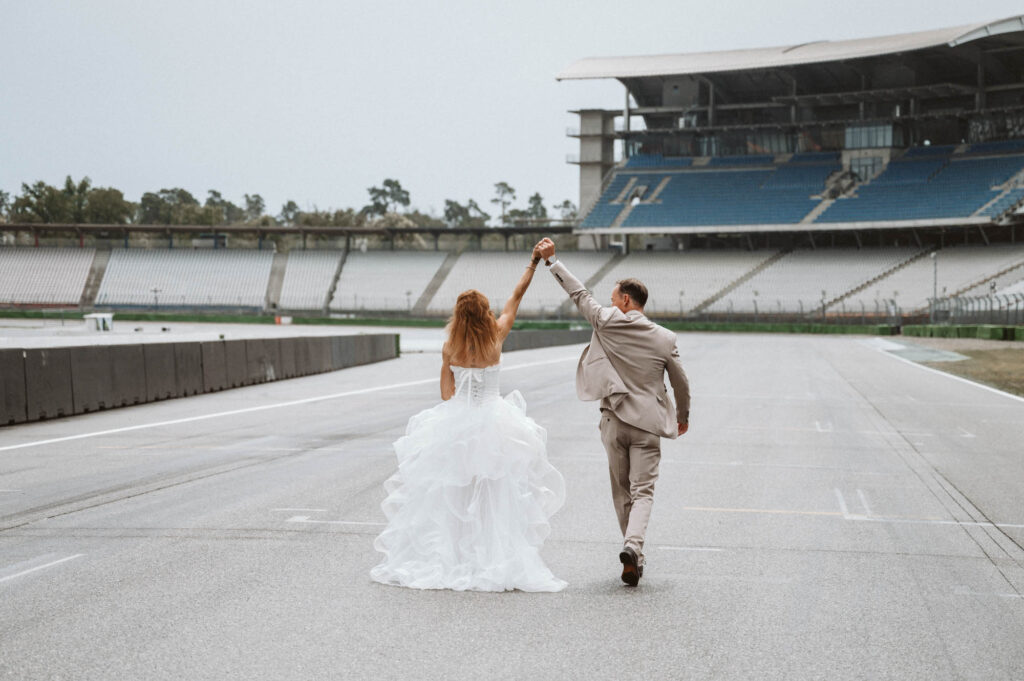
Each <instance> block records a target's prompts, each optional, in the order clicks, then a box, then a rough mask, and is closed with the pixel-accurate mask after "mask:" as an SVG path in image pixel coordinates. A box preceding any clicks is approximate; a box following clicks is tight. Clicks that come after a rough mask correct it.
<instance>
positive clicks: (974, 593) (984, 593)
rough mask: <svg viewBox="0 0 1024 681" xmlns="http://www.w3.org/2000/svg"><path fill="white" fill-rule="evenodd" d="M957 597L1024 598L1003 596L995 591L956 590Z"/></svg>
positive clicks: (1019, 595)
mask: <svg viewBox="0 0 1024 681" xmlns="http://www.w3.org/2000/svg"><path fill="white" fill-rule="evenodd" d="M953 593H955V594H956V595H957V596H995V597H997V598H1024V594H1005V593H998V592H996V591H964V590H961V589H957V590H956V591H954V592H953Z"/></svg>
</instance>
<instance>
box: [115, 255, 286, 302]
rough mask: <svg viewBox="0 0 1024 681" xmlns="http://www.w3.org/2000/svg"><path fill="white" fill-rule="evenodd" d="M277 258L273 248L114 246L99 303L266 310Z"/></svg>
mask: <svg viewBox="0 0 1024 681" xmlns="http://www.w3.org/2000/svg"><path fill="white" fill-rule="evenodd" d="M273 259H274V254H273V253H272V252H270V251H252V250H226V249H218V250H184V249H138V248H134V249H127V248H115V249H113V250H112V251H111V253H110V261H109V262H108V263H107V269H106V273H105V275H104V277H103V282H102V283H101V284H100V287H99V293H98V294H97V296H96V305H97V306H106V307H119V306H123V307H146V306H150V305H152V306H156V307H160V306H163V307H169V308H186V307H200V308H202V307H216V308H238V309H248V310H253V309H255V310H263V309H264V308H265V307H266V304H265V303H266V294H267V284H268V282H269V280H270V268H271V265H272V263H273Z"/></svg>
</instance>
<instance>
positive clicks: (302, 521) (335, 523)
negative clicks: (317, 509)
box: [285, 515, 386, 527]
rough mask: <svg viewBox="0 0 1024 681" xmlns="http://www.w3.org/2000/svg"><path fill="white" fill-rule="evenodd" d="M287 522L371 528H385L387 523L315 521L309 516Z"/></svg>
mask: <svg viewBox="0 0 1024 681" xmlns="http://www.w3.org/2000/svg"><path fill="white" fill-rule="evenodd" d="M285 522H288V523H317V524H319V525H367V526H370V527H384V526H385V525H386V523H368V522H364V521H362V520H313V519H312V518H310V517H309V516H308V515H297V516H292V517H291V518H289V519H288V520H286V521H285Z"/></svg>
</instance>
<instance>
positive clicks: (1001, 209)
mask: <svg viewBox="0 0 1024 681" xmlns="http://www.w3.org/2000/svg"><path fill="white" fill-rule="evenodd" d="M999 187H1000V188H1001V189H1002V190H1003V191H1002V192H1000V193H999V194H997V195H996V196H995V197H994V198H993V199H992V200H991V201H989V202H988V203H986V204H985V205H984V206H982V207H981V208H979V209H978V210H976V211H974V213H973V214H972V217H973V216H977V215H987V216H989V217H992V218H994V219H998V218H1001V217H1003V216H1005V215H1007V214H1008V213H1011V212H1013V211H1014V210H1016V209H1017V208H1018V207H1019V206H1020V205H1021V202H1024V170H1021V171H1020V172H1019V173H1017V174H1016V175H1014V176H1013V177H1011V178H1010V179H1009V180H1007V181H1006V182H1004V183H1003V184H1001V185H999Z"/></svg>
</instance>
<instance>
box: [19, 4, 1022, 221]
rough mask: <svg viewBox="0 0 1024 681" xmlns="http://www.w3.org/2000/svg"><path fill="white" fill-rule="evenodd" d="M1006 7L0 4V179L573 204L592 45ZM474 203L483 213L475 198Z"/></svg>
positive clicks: (813, 28)
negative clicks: (497, 191) (395, 185)
mask: <svg viewBox="0 0 1024 681" xmlns="http://www.w3.org/2000/svg"><path fill="white" fill-rule="evenodd" d="M1021 11H1022V6H1021V4H1020V2H1019V0H1017V1H1014V0H1006V1H1004V0H984V1H982V2H963V1H962V0H895V1H894V0H848V1H844V2H830V1H829V0H775V1H774V2H760V3H754V2H750V1H749V0H710V1H708V0H702V1H701V2H691V1H689V0H664V1H662V0H658V1H652V2H643V1H641V0H617V1H611V0H593V1H588V2H558V1H557V0H516V1H514V2H502V3H497V2H488V1H486V0H457V1H447V2H445V1H442V2H435V3H428V2H422V1H416V0H410V1H408V2H390V1H387V0H372V1H370V2H367V1H366V0H360V1H359V2H350V1H347V0H345V1H338V2H327V1H326V0H323V1H311V0H305V1H304V0H290V1H289V2H280V1H279V0H252V1H250V2H218V1H217V0H202V1H200V2H196V1H190V0H176V1H175V2H173V3H172V2H147V1H144V0H133V1H130V2H129V1H125V2H102V1H99V0H67V1H65V2H51V1H47V0H0V21H2V27H0V35H2V40H3V46H4V49H3V54H4V57H5V59H4V68H3V70H2V72H0V111H2V114H0V115H2V118H0V121H2V124H0V189H5V190H7V191H9V192H10V193H11V194H12V196H13V195H16V194H18V193H20V187H21V183H22V182H32V181H35V180H45V181H47V182H49V183H51V184H58V183H61V182H63V179H64V177H65V175H68V174H70V175H71V176H72V177H74V178H75V179H76V180H78V179H80V178H81V177H82V176H84V175H88V176H89V177H90V178H92V180H93V184H94V185H96V186H113V187H117V188H119V189H121V190H122V191H124V192H125V195H126V197H127V198H129V199H131V200H134V201H137V200H138V199H139V197H140V196H141V195H142V193H143V192H146V191H157V190H159V189H161V188H165V187H166V188H170V187H184V188H185V189H187V190H189V191H190V192H192V193H193V194H194V195H195V196H196V198H198V199H199V200H200V201H203V200H204V199H205V197H206V194H207V190H209V189H217V190H219V191H221V192H222V193H223V194H224V196H225V197H226V198H228V199H230V200H232V201H235V202H236V203H241V202H242V196H243V194H245V193H250V194H252V193H258V194H261V195H262V196H263V197H264V199H265V200H266V201H267V206H268V212H271V213H275V214H276V213H277V212H278V211H279V210H280V206H281V204H282V203H283V202H284V201H286V200H288V199H292V200H294V201H296V202H297V203H298V204H299V206H300V207H302V208H311V207H313V206H317V207H319V208H321V209H326V208H344V207H355V208H358V207H361V206H363V205H365V204H366V203H367V193H366V188H367V187H369V186H371V185H379V184H380V182H381V181H382V180H383V179H384V178H396V179H398V180H399V181H400V182H401V183H402V185H403V186H404V187H405V188H406V189H407V190H409V192H410V194H411V198H412V205H413V207H416V208H418V209H420V210H423V211H427V212H433V213H435V214H440V213H441V212H443V209H444V200H445V199H446V198H451V199H455V200H458V201H460V202H462V203H465V201H466V200H467V199H468V198H474V199H476V200H477V201H478V202H479V203H480V204H481V206H483V207H484V208H485V210H491V209H492V208H493V206H491V204H490V203H488V202H489V201H490V199H491V198H492V197H493V195H494V192H493V186H494V183H496V182H499V181H506V182H508V183H509V184H511V185H512V186H513V187H514V188H515V189H516V191H517V196H518V199H519V200H518V202H517V205H519V206H521V207H525V203H526V199H527V197H529V195H531V194H533V193H534V192H540V193H541V194H542V195H543V196H544V198H545V201H546V203H547V204H548V206H549V208H550V206H551V205H553V204H554V203H557V202H560V201H561V200H562V199H566V198H569V199H571V200H572V201H573V202H574V203H575V202H576V201H577V197H578V178H577V171H576V166H572V165H568V164H567V163H566V162H565V157H566V154H570V153H575V152H576V151H577V146H576V143H575V140H572V139H569V138H567V137H566V136H565V132H566V128H568V127H573V126H575V125H576V120H575V116H573V115H571V114H569V113H568V110H570V109H574V108H579V107H606V108H618V107H621V106H622V102H623V89H622V86H621V85H620V84H619V83H618V82H617V81H588V82H563V83H559V82H556V81H555V74H556V73H557V72H559V71H560V70H562V69H563V68H565V67H566V66H568V65H569V64H570V63H572V62H573V61H575V60H577V59H580V58H583V57H591V56H611V55H637V54H658V53H683V52H703V51H711V50H728V49H738V48H747V47H766V46H776V45H791V44H797V43H804V42H808V41H812V40H842V39H847V38H861V37H871V36H877V35H886V34H892V33H905V32H912V31H919V30H927V29H932V28H943V27H947V26H958V25H962V24H971V23H975V22H981V21H987V20H993V19H999V18H1004V17H1007V16H1013V15H1016V14H1019V13H1021ZM491 212H494V211H491Z"/></svg>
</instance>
